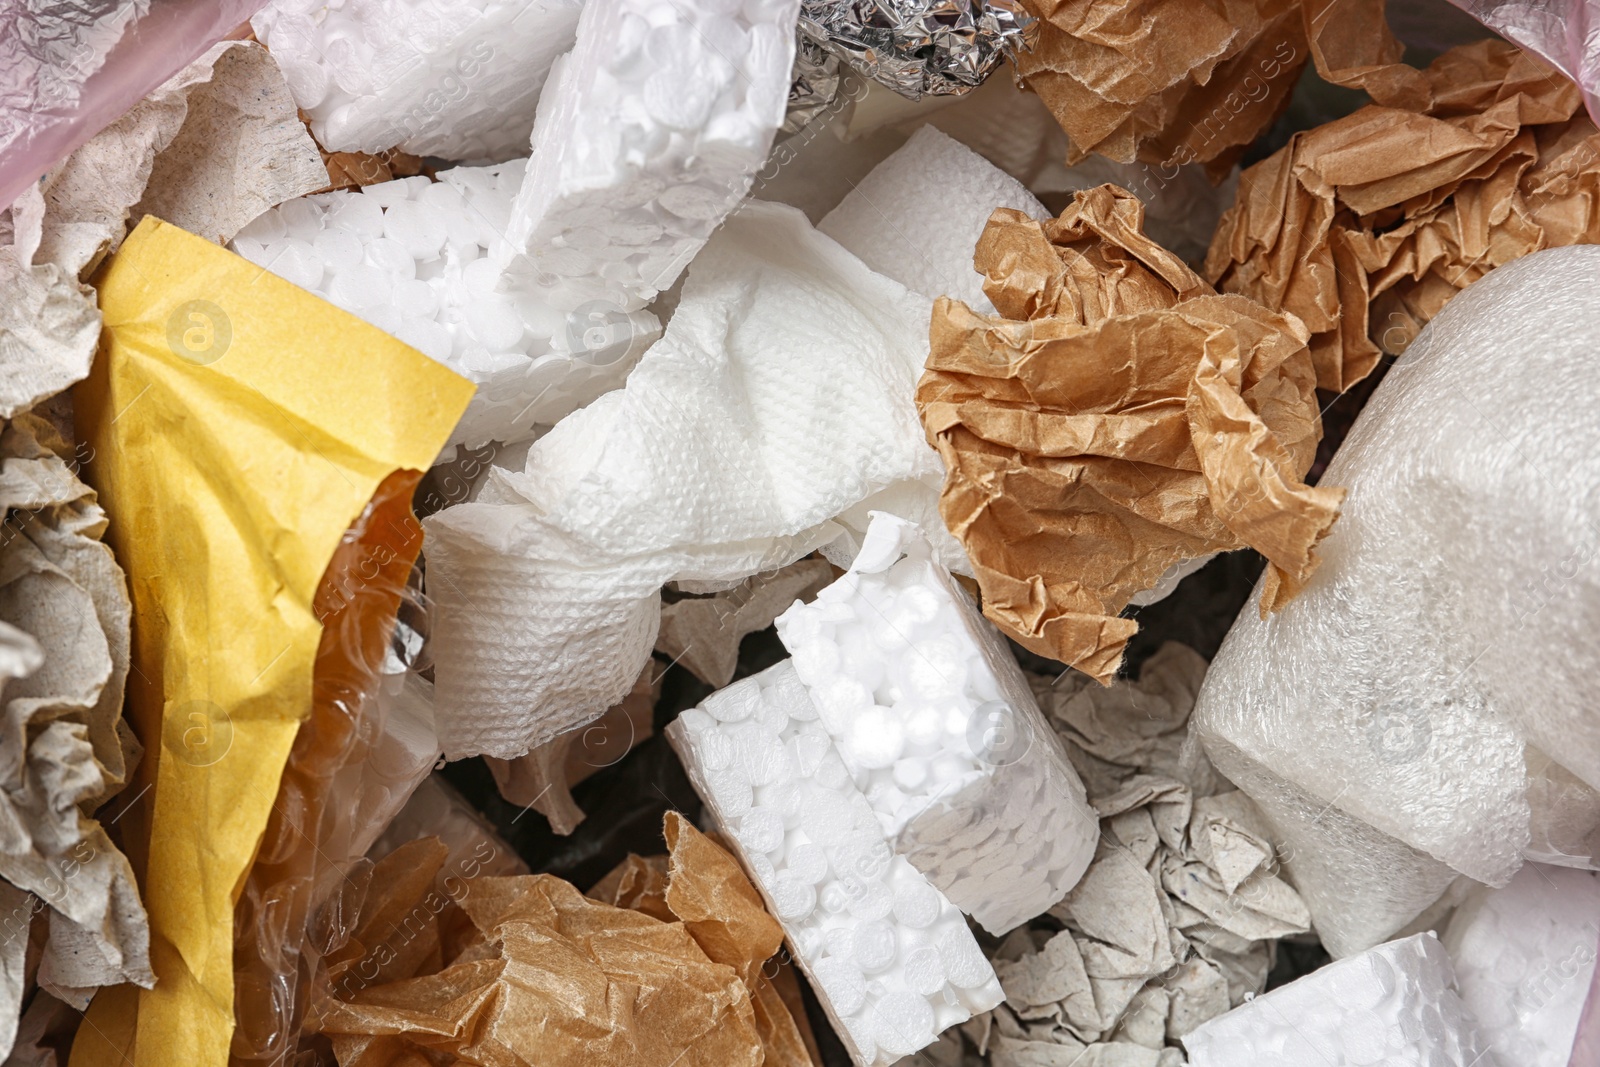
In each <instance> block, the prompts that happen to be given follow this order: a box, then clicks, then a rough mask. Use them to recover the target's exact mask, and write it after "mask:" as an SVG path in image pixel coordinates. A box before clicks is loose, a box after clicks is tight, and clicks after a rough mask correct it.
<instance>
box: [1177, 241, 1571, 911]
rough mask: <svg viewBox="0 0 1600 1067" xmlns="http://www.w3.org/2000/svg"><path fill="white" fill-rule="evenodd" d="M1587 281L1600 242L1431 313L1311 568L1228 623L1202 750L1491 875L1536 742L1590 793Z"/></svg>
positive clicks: (1350, 449)
mask: <svg viewBox="0 0 1600 1067" xmlns="http://www.w3.org/2000/svg"><path fill="white" fill-rule="evenodd" d="M1597 294H1600V249H1597V248H1595V247H1593V246H1584V247H1571V248H1560V249H1553V250H1546V251H1542V252H1537V253H1534V254H1533V255H1531V256H1527V257H1524V258H1523V259H1520V260H1517V261H1515V262H1514V263H1510V264H1507V265H1506V266H1504V267H1501V268H1498V269H1496V270H1494V271H1492V272H1490V273H1489V274H1488V275H1486V276H1485V277H1484V278H1483V279H1482V280H1481V281H1479V282H1477V283H1475V284H1474V285H1472V286H1471V287H1469V288H1468V289H1466V290H1465V291H1463V292H1462V293H1461V294H1460V295H1459V296H1457V297H1456V298H1454V299H1453V300H1452V301H1451V302H1450V303H1449V305H1447V306H1446V307H1445V309H1444V310H1443V311H1442V312H1440V314H1439V315H1438V316H1436V317H1435V318H1434V319H1433V321H1432V322H1430V323H1429V325H1428V326H1427V327H1426V328H1425V329H1424V331H1423V332H1422V333H1421V334H1420V335H1419V336H1418V337H1417V339H1416V340H1415V341H1414V342H1413V343H1412V344H1411V346H1410V347H1409V348H1408V349H1407V350H1406V352H1405V354H1404V355H1403V356H1402V357H1401V358H1400V359H1399V361H1398V362H1397V363H1396V364H1395V365H1394V367H1393V368H1392V369H1390V370H1389V372H1388V374H1387V375H1386V377H1385V378H1384V380H1383V381H1382V383H1381V384H1380V385H1379V386H1378V388H1377V390H1376V391H1375V392H1374V394H1373V396H1372V399H1371V400H1370V401H1369V402H1368V403H1367V405H1366V407H1365V409H1364V410H1363V411H1362V413H1361V416H1360V418H1359V419H1358V420H1357V422H1356V424H1355V426H1354V428H1353V429H1352V430H1351V432H1350V434H1349V436H1348V437H1347V438H1346V439H1345V441H1344V443H1343V445H1342V446H1341V447H1340V449H1339V451H1338V453H1337V454H1336V455H1335V456H1334V459H1333V462H1332V463H1331V464H1330V465H1329V467H1328V470H1327V472H1326V473H1325V474H1324V475H1323V478H1324V479H1325V480H1326V481H1327V482H1328V483H1330V484H1338V485H1345V486H1349V488H1350V495H1349V499H1348V500H1347V501H1346V504H1345V507H1344V510H1343V512H1342V514H1341V517H1340V520H1339V524H1338V526H1337V527H1335V528H1334V530H1333V532H1332V533H1331V534H1330V535H1329V536H1328V537H1327V539H1325V540H1324V541H1323V542H1322V545H1321V549H1320V551H1321V555H1322V559H1323V563H1322V567H1321V568H1320V569H1319V570H1318V572H1317V574H1316V576H1315V577H1314V578H1313V579H1312V580H1311V582H1310V583H1309V584H1308V586H1307V587H1306V589H1305V591H1304V592H1303V593H1302V594H1301V595H1300V596H1299V597H1297V598H1296V599H1295V600H1294V602H1293V603H1291V604H1290V605H1289V606H1288V607H1287V608H1285V609H1284V610H1282V611H1280V612H1278V613H1277V614H1276V615H1275V616H1273V617H1272V619H1271V620H1270V621H1263V620H1262V619H1260V618H1259V617H1258V616H1257V615H1256V613H1255V612H1254V610H1253V609H1249V610H1246V611H1244V612H1242V613H1241V614H1240V616H1239V618H1238V620H1237V621H1236V622H1235V623H1234V625H1233V629H1232V630H1231V631H1230V632H1229V634H1228V637H1227V640H1226V641H1225V642H1224V644H1223V647H1222V649H1221V651H1220V652H1219V653H1218V655H1217V658H1216V660H1215V661H1214V662H1213V663H1212V666H1211V670H1210V672H1209V673H1208V674H1207V675H1206V680H1205V684H1204V687H1203V688H1202V690H1201V693H1200V697H1199V700H1198V703H1197V706H1196V710H1195V722H1196V727H1197V729H1198V732H1199V734H1200V737H1201V739H1202V740H1203V741H1204V742H1205V743H1206V744H1207V746H1208V748H1209V747H1211V746H1212V745H1213V743H1214V741H1221V742H1225V743H1227V744H1228V745H1230V746H1232V747H1233V748H1234V749H1235V750H1237V751H1238V752H1239V753H1240V754H1241V755H1242V757H1243V758H1244V759H1246V760H1248V761H1250V762H1252V763H1254V764H1257V765H1260V766H1263V767H1270V768H1271V769H1272V772H1273V773H1274V774H1276V775H1278V776H1280V777H1281V778H1282V779H1284V780H1286V781H1288V782H1291V783H1292V784H1293V785H1294V786H1295V787H1296V788H1297V789H1299V790H1300V791H1301V792H1303V793H1304V794H1305V795H1306V796H1308V797H1310V798H1312V799H1314V800H1316V801H1319V802H1320V803H1321V804H1323V805H1330V806H1334V807H1337V808H1338V809H1340V810H1341V811H1343V812H1344V813H1346V814H1348V815H1350V816H1351V817H1353V818H1355V819H1358V820H1361V821H1363V822H1365V823H1367V824H1370V825H1371V826H1372V827H1374V828H1375V829H1376V830H1378V831H1381V833H1382V834H1384V835H1387V836H1388V837H1390V838H1393V839H1395V840H1397V841H1399V842H1402V843H1403V844H1404V845H1406V846H1407V847H1409V848H1412V849H1415V850H1417V851H1418V852H1420V853H1423V854H1426V855H1427V856H1430V857H1432V858H1433V859H1435V860H1437V861H1438V862H1440V863H1442V864H1446V865H1448V866H1449V867H1451V868H1454V869H1455V870H1456V871H1459V872H1461V873H1463V874H1466V875H1468V876H1469V877H1472V878H1474V879H1476V880H1478V881H1481V882H1485V883H1488V884H1491V885H1495V884H1499V885H1503V884H1505V883H1506V882H1507V881H1508V880H1509V879H1510V877H1511V876H1512V875H1513V874H1514V873H1515V871H1516V870H1517V868H1518V866H1520V864H1521V863H1522V861H1523V856H1524V852H1525V851H1526V850H1528V849H1529V848H1530V846H1535V845H1537V846H1538V847H1540V848H1541V849H1542V848H1543V843H1536V842H1534V841H1533V839H1532V832H1531V826H1532V824H1533V823H1534V821H1535V818H1534V811H1533V808H1532V803H1531V802H1530V795H1529V791H1530V784H1532V783H1531V781H1530V777H1529V774H1528V771H1527V754H1526V752H1525V749H1526V747H1527V746H1528V745H1530V744H1531V745H1532V746H1534V747H1535V748H1537V749H1538V750H1539V751H1541V752H1543V753H1545V754H1546V755H1548V756H1549V757H1550V758H1551V759H1552V760H1554V761H1556V762H1558V763H1559V764H1561V765H1562V766H1563V767H1565V768H1566V769H1567V770H1568V771H1570V772H1571V773H1572V775H1574V776H1575V777H1576V778H1578V779H1579V780H1580V781H1582V782H1584V783H1586V784H1587V785H1588V786H1589V787H1590V788H1591V789H1592V788H1596V787H1597V786H1600V717H1597V716H1595V715H1594V714H1593V711H1592V704H1593V697H1592V694H1591V687H1592V685H1593V678H1594V677H1595V675H1596V673H1597V670H1600V649H1597V646H1595V645H1594V643H1593V642H1590V641H1586V640H1583V639H1582V637H1581V635H1586V634H1591V633H1594V632H1596V631H1597V630H1600V568H1597V567H1596V565H1595V563H1596V556H1597V547H1600V525H1597V523H1596V520H1595V489H1594V487H1595V485H1596V484H1600V421H1597V420H1595V419H1594V418H1593V408H1594V406H1595V405H1594V401H1596V400H1600V379H1597V378H1596V377H1595V375H1594V374H1593V372H1592V371H1593V359H1594V356H1593V345H1592V343H1591V338H1592V337H1593V335H1594V333H1595V331H1596V329H1597V328H1600V295H1597ZM1214 759H1215V757H1214ZM1216 762H1217V764H1218V766H1219V767H1222V769H1223V770H1224V773H1229V774H1231V773H1233V772H1232V771H1230V770H1229V769H1228V768H1226V767H1223V761H1222V760H1220V759H1219V760H1216ZM1239 784H1240V785H1241V787H1243V788H1245V789H1246V790H1247V791H1251V787H1250V786H1249V785H1247V784H1246V783H1245V782H1243V781H1241V782H1240V783H1239ZM1252 795H1254V792H1252ZM1256 799H1257V800H1258V802H1262V806H1263V809H1264V810H1268V814H1269V815H1270V814H1271V811H1270V810H1269V809H1270V800H1263V798H1262V797H1257V798H1256ZM1534 799H1538V800H1539V801H1540V803H1545V802H1546V799H1545V798H1539V797H1536V798H1534ZM1541 821H1547V820H1541ZM1330 833H1331V831H1330ZM1329 840H1330V841H1331V837H1330V838H1329ZM1307 847H1308V848H1309V849H1311V850H1312V851H1315V846H1313V845H1311V844H1310V843H1308V845H1307ZM1541 854H1542V853H1541ZM1367 877H1370V878H1372V879H1375V880H1379V881H1378V882H1377V883H1375V886H1376V887H1378V888H1381V884H1382V880H1386V879H1387V878H1388V873H1387V872H1386V871H1384V870H1382V869H1381V867H1375V868H1374V869H1373V870H1372V871H1370V872H1369V874H1368V875H1367ZM1298 884H1299V886H1300V889H1301V890H1302V892H1304V893H1305V894H1306V897H1307V899H1308V901H1309V900H1315V899H1317V898H1319V897H1320V898H1324V899H1336V898H1337V897H1338V896H1339V895H1341V894H1343V895H1351V887H1350V886H1349V885H1348V884H1347V883H1331V884H1329V885H1326V886H1322V887H1315V886H1310V885H1308V884H1307V883H1306V882H1305V881H1304V880H1300V881H1299V883H1298ZM1313 914H1314V916H1315V917H1316V921H1317V926H1318V929H1319V931H1320V930H1322V929H1323V916H1322V915H1320V914H1317V912H1316V910H1315V906H1314V912H1313Z"/></svg>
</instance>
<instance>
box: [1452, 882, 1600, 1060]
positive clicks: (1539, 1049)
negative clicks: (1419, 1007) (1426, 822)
mask: <svg viewBox="0 0 1600 1067" xmlns="http://www.w3.org/2000/svg"><path fill="white" fill-rule="evenodd" d="M1441 940H1443V942H1444V947H1445V948H1446V949H1447V950H1448V951H1449V953H1450V958H1451V960H1453V961H1454V963H1455V969H1456V982H1457V984H1458V985H1459V986H1460V988H1461V999H1462V1000H1464V1001H1465V1002H1466V1005H1467V1007H1468V1008H1469V1009H1470V1010H1471V1011H1472V1013H1473V1015H1474V1016H1475V1017H1476V1018H1477V1020H1478V1026H1479V1028H1480V1029H1481V1030H1482V1031H1483V1036H1484V1038H1485V1039H1486V1040H1487V1041H1488V1043H1489V1046H1490V1048H1491V1049H1492V1050H1493V1051H1494V1053H1495V1055H1496V1056H1498V1057H1499V1059H1500V1062H1501V1063H1502V1064H1505V1065H1506V1067H1512V1065H1515V1067H1567V1063H1568V1059H1569V1057H1570V1056H1571V1054H1572V1040H1573V1037H1574V1036H1575V1035H1576V1034H1577V1031H1578V1018H1579V1016H1580V1015H1581V1014H1582V1013H1583V1004H1584V1000H1585V998H1586V997H1587V996H1588V993H1589V983H1590V981H1591V980H1592V979H1593V977H1594V964H1595V953H1596V950H1597V949H1600V874H1596V873H1595V872H1594V871H1574V870H1568V869H1566V868H1562V867H1550V866H1546V865H1544V864H1539V863H1530V864H1527V865H1526V866H1524V867H1523V868H1522V870H1520V871H1518V872H1517V876H1516V877H1515V878H1513V879H1511V884H1509V885H1507V886H1506V887H1505V888H1504V889H1489V888H1487V887H1485V886H1478V887H1476V888H1474V890H1473V891H1472V893H1471V894H1470V895H1468V897H1467V899H1466V901H1465V902H1464V903H1463V904H1462V905H1461V907H1460V908H1459V909H1457V911H1456V913H1455V914H1454V915H1452V916H1451V917H1450V925H1449V926H1448V927H1446V928H1445V932H1444V936H1443V938H1442V939H1441ZM1573 1062H1574V1063H1576V1062H1577V1061H1575V1060H1574V1061H1573Z"/></svg>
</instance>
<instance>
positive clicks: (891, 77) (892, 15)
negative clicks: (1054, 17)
mask: <svg viewBox="0 0 1600 1067" xmlns="http://www.w3.org/2000/svg"><path fill="white" fill-rule="evenodd" d="M1032 25H1033V17H1032V16H1031V15H1029V14H1028V13H1027V11H1026V10H1025V9H1024V8H1023V6H1022V5H1021V4H1019V3H1016V2H1015V0H805V3H804V5H803V7H802V12H801V18H800V30H801V32H802V33H804V34H805V35H806V36H807V37H809V38H811V39H812V40H813V41H815V42H817V43H818V44H820V45H823V46H824V47H826V48H828V49H829V50H830V51H832V52H833V53H834V54H835V55H837V56H838V57H839V58H840V59H842V60H844V61H845V62H846V63H848V64H850V65H851V66H852V67H854V68H855V69H856V70H858V71H860V72H861V73H862V74H864V75H866V76H867V77H869V78H872V79H874V80H875V81H877V82H879V83H880V84H883V85H886V86H888V87H889V88H891V89H893V90H894V91H895V92H897V93H899V94H900V95H901V96H904V97H906V98H907V99H910V100H919V99H921V98H922V95H923V94H924V93H931V94H933V95H935V96H950V95H960V94H962V93H966V92H970V91H971V90H972V89H974V88H976V87H977V86H979V85H981V84H982V83H983V80H984V79H985V78H987V77H988V76H989V74H990V72H991V71H993V70H994V68H995V67H997V66H998V65H999V64H1000V59H1001V57H1002V56H1003V55H1005V54H1006V53H1007V52H1013V51H1015V50H1016V49H1018V48H1022V47H1024V45H1025V44H1026V38H1027V36H1028V31H1029V29H1030V27H1031V26H1032Z"/></svg>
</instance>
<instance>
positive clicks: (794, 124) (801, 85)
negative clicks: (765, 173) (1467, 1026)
mask: <svg viewBox="0 0 1600 1067" xmlns="http://www.w3.org/2000/svg"><path fill="white" fill-rule="evenodd" d="M796 36H797V38H798V39H797V40H796V41H795V49H794V69H793V71H792V73H791V74H790V78H791V80H790V82H789V109H788V110H787V111H785V112H784V115H783V125H782V126H780V127H778V132H780V133H799V132H800V131H801V130H802V129H804V128H805V126H806V125H807V124H808V123H809V122H810V121H811V120H812V119H814V118H816V117H817V116H818V115H820V114H822V112H823V111H825V110H826V109H827V107H828V105H829V104H831V103H833V99H834V97H836V96H838V95H839V57H838V56H836V55H834V54H833V53H832V52H830V51H828V50H827V49H826V48H824V47H822V45H820V44H818V43H817V42H815V41H813V40H812V39H811V38H809V37H807V36H806V35H805V34H803V33H802V34H797V35H796Z"/></svg>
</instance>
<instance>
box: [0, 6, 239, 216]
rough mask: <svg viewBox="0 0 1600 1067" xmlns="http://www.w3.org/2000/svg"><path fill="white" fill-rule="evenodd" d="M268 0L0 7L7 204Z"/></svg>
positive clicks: (1, 186) (2, 193) (1, 177)
mask: <svg viewBox="0 0 1600 1067" xmlns="http://www.w3.org/2000/svg"><path fill="white" fill-rule="evenodd" d="M262 3H263V0H162V2H160V3H154V4H153V3H152V2H151V0H79V2H72V3H69V2H65V0H21V2H16V3H9V4H7V5H6V6H5V8H4V10H3V11H0V207H4V206H7V205H9V204H10V203H11V202H12V201H13V200H15V199H16V198H17V195H18V194H19V193H21V192H22V191H23V190H24V189H26V188H27V187H28V185H29V183H31V182H34V181H36V180H38V178H39V176H40V175H41V174H43V173H44V172H45V171H46V170H48V169H50V167H51V166H53V165H54V164H55V163H56V162H57V161H58V160H61V159H64V158H66V156H67V155H68V154H69V153H71V152H72V150H73V149H75V148H77V147H78V146H79V145H81V144H83V143H84V142H85V141H87V140H88V139H89V138H91V137H93V136H94V135H95V134H96V133H99V132H100V130H101V129H103V128H104V127H105V126H106V125H107V124H109V123H110V122H112V121H113V120H114V119H116V118H117V116H119V115H121V114H122V113H123V112H125V111H127V110H128V109H129V108H130V107H132V106H133V105H134V104H136V103H138V102H139V101H140V100H141V99H143V98H144V97H145V95H146V94H147V93H149V92H150V91H151V90H152V89H154V88H155V87H156V86H158V85H160V84H161V83H162V82H164V81H166V80H167V79H168V78H169V77H171V76H172V75H173V74H175V73H177V72H178V71H180V70H182V69H183V68H184V67H186V66H188V65H189V64H190V63H191V62H193V61H194V60H195V59H196V58H197V57H198V56H199V55H200V54H201V53H202V52H204V51H205V50H206V49H207V48H209V47H211V45H212V44H214V43H216V42H217V41H219V40H221V39H222V38H223V37H226V36H227V35H228V33H229V31H230V30H232V29H233V28H234V27H236V26H238V25H239V24H240V23H242V22H244V21H245V20H246V19H248V18H249V17H250V16H251V14H253V13H254V12H255V11H256V10H257V9H258V8H260V7H261V5H262Z"/></svg>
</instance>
